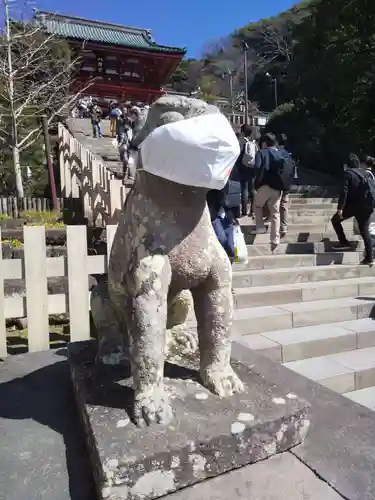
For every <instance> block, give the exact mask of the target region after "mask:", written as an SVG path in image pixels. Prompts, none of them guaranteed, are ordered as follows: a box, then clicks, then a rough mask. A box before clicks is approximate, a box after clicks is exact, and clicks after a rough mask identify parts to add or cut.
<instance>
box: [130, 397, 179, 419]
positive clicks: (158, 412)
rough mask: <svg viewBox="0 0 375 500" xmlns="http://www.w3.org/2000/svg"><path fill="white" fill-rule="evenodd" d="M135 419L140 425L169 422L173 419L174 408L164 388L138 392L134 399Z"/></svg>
mask: <svg viewBox="0 0 375 500" xmlns="http://www.w3.org/2000/svg"><path fill="white" fill-rule="evenodd" d="M134 419H135V422H136V424H137V425H138V426H139V427H143V426H144V425H153V424H168V423H169V422H170V421H171V420H172V419H173V410H172V406H171V404H170V402H169V398H168V396H167V395H166V393H165V392H164V390H162V389H155V390H154V391H152V392H151V393H150V391H147V394H144V393H142V392H140V393H138V394H136V396H135V401H134Z"/></svg>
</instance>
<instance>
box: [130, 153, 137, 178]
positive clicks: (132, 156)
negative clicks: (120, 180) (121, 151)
mask: <svg viewBox="0 0 375 500" xmlns="http://www.w3.org/2000/svg"><path fill="white" fill-rule="evenodd" d="M137 164H138V151H137V150H135V149H132V150H131V151H130V153H129V158H128V169H129V175H130V177H132V178H133V179H134V177H135V171H136V170H137Z"/></svg>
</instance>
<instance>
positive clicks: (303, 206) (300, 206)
mask: <svg viewBox="0 0 375 500" xmlns="http://www.w3.org/2000/svg"><path fill="white" fill-rule="evenodd" d="M290 210H329V211H330V212H332V215H333V214H334V213H335V212H336V210H337V203H336V202H332V203H299V200H298V203H297V202H291V204H290Z"/></svg>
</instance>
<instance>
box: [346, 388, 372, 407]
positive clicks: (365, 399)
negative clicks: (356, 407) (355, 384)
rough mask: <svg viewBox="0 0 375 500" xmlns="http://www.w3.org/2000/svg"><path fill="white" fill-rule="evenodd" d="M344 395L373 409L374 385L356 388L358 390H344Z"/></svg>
mask: <svg viewBox="0 0 375 500" xmlns="http://www.w3.org/2000/svg"><path fill="white" fill-rule="evenodd" d="M344 396H345V397H347V398H349V399H351V400H352V401H355V402H356V403H358V404H360V405H362V406H366V408H369V409H370V410H375V387H367V388H366V389H358V391H350V392H345V393H344Z"/></svg>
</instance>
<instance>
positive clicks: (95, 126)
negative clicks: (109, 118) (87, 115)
mask: <svg viewBox="0 0 375 500" xmlns="http://www.w3.org/2000/svg"><path fill="white" fill-rule="evenodd" d="M92 133H93V135H94V137H98V136H99V137H102V124H101V123H100V122H98V123H96V122H93V123H92Z"/></svg>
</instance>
